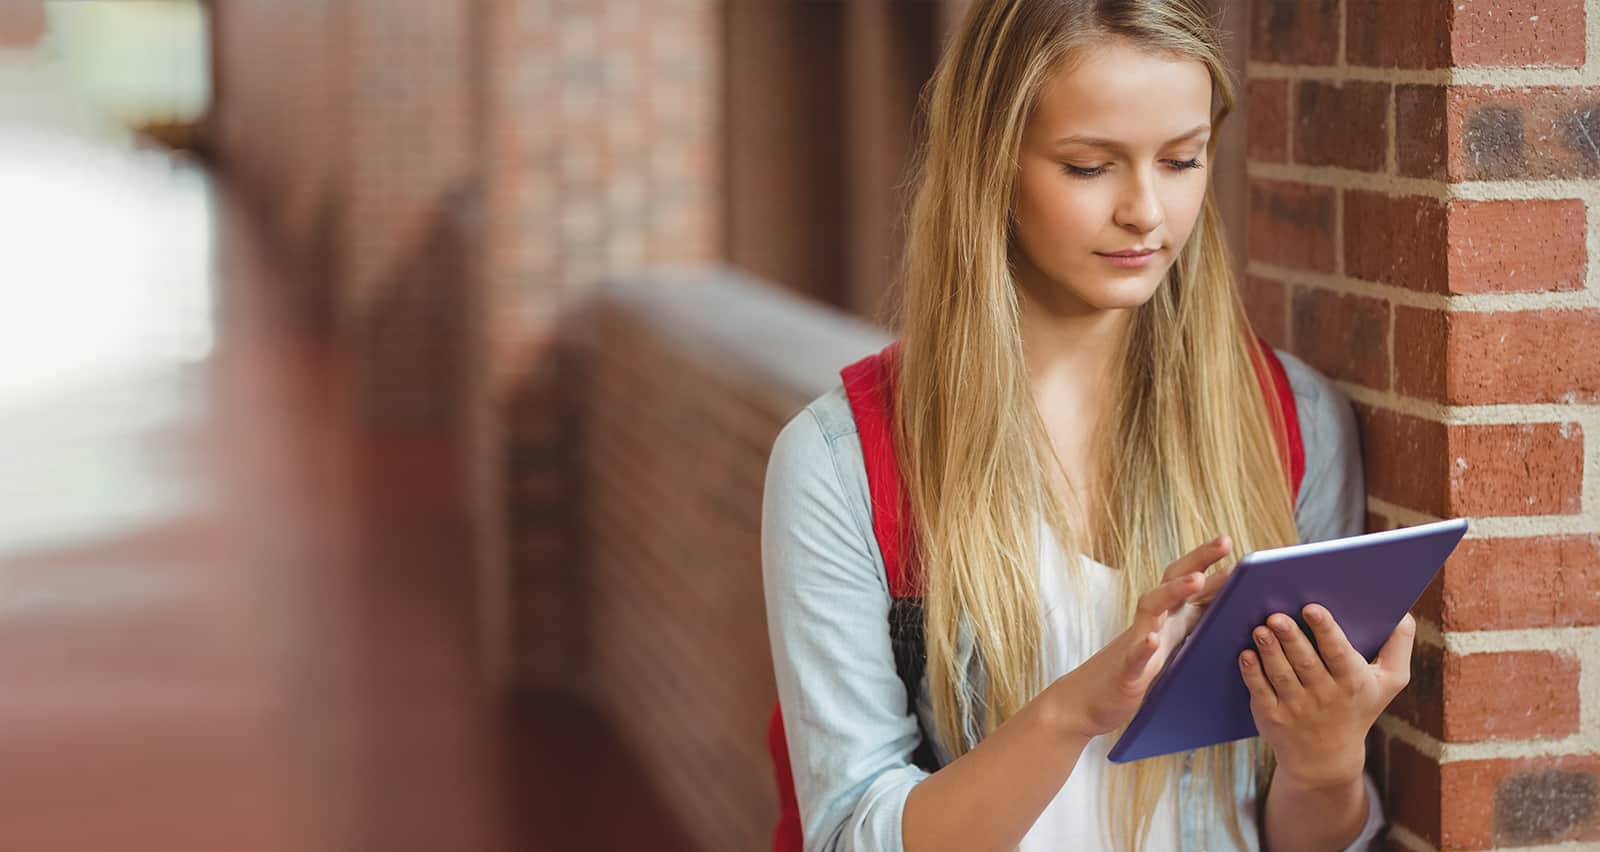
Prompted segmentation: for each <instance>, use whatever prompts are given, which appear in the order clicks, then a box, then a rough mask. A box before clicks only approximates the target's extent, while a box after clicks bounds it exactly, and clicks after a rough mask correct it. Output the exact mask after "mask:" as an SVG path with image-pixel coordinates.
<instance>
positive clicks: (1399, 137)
mask: <svg viewBox="0 0 1600 852" xmlns="http://www.w3.org/2000/svg"><path fill="white" fill-rule="evenodd" d="M1446 94H1447V93H1446V91H1445V87H1444V86H1415V85H1402V86H1395V88H1394V156H1395V168H1396V169H1397V170H1398V171H1399V172H1400V174H1402V175H1405V176H1407V177H1419V178H1430V179H1434V180H1442V179H1444V178H1445V177H1446V171H1445V161H1446V159H1447V156H1446V155H1447V153H1448V148H1449V142H1448V128H1449V122H1448V121H1446V119H1445V111H1446V109H1447V108H1448V100H1447V98H1446Z"/></svg>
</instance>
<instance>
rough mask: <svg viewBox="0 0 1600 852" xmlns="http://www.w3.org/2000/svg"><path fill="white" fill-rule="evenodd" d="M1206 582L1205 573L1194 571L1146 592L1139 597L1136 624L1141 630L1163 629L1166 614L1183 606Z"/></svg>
mask: <svg viewBox="0 0 1600 852" xmlns="http://www.w3.org/2000/svg"><path fill="white" fill-rule="evenodd" d="M1204 584H1205V578H1204V576H1203V575H1201V574H1199V573H1192V574H1185V575H1183V576H1181V577H1178V578H1176V579H1174V580H1168V581H1167V582H1165V583H1162V584H1161V585H1159V586H1156V587H1155V588H1153V589H1151V590H1150V591H1148V592H1145V593H1144V596H1143V597H1141V598H1139V612H1138V617H1137V618H1135V619H1134V622H1135V624H1134V626H1135V627H1137V628H1138V629H1139V631H1140V632H1147V631H1151V630H1159V629H1161V623H1162V621H1163V620H1165V619H1164V616H1166V614H1167V613H1169V612H1172V611H1173V610H1175V609H1177V608H1178V607H1180V606H1183V603H1184V601H1187V600H1188V599H1189V597H1190V596H1191V595H1193V594H1194V593H1195V592H1198V591H1200V587H1201V586H1202V585H1204Z"/></svg>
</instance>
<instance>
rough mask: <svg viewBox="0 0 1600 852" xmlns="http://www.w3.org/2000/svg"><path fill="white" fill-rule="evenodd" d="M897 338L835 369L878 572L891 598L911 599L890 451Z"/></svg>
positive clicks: (904, 518) (905, 528)
mask: <svg viewBox="0 0 1600 852" xmlns="http://www.w3.org/2000/svg"><path fill="white" fill-rule="evenodd" d="M899 355H900V341H898V340H896V341H895V342H893V343H890V344H889V345H888V346H885V347H884V348H883V350H882V351H881V352H878V353H876V354H873V355H868V356H867V357H865V358H862V359H861V360H859V361H857V362H855V363H854V364H851V365H850V366H848V367H845V368H844V369H843V370H840V371H839V375H840V377H841V378H843V380H844V391H845V395H846V396H847V397H849V399H850V412H851V414H853V415H854V417H855V422H856V432H857V434H858V435H860V437H861V455H862V459H863V461H865V462H866V467H867V491H868V494H869V495H870V496H871V498H872V532H873V535H874V537H875V538H877V540H878V550H879V551H880V552H881V553H882V554H883V573H884V575H885V576H886V577H887V578H888V581H889V594H890V596H892V597H895V598H909V597H915V596H916V594H917V592H916V583H915V579H916V578H915V571H914V570H911V569H909V568H908V566H910V565H912V564H913V560H912V559H911V558H910V557H909V556H908V554H907V551H908V550H909V549H910V548H909V546H910V544H911V542H912V539H911V536H910V534H909V522H910V517H911V507H910V505H909V504H908V502H907V501H906V499H905V494H904V492H903V491H902V489H901V487H900V465H899V462H898V461H897V460H896V458H895V452H894V428H893V419H892V415H893V412H894V383H895V379H896V376H897V373H896V369H897V367H898V364H899Z"/></svg>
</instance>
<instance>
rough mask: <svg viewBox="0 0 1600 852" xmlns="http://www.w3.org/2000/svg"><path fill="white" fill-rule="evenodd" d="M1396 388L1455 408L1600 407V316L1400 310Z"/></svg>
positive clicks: (1397, 315) (1570, 312)
mask: <svg viewBox="0 0 1600 852" xmlns="http://www.w3.org/2000/svg"><path fill="white" fill-rule="evenodd" d="M1395 387H1396V388H1397V389H1399V390H1400V391H1402V392H1403V393H1406V394H1410V395H1412V396H1418V397H1423V398H1426V399H1433V400H1438V401H1441V402H1448V403H1450V404H1453V405H1484V404H1491V403H1519V402H1521V403H1527V402H1561V403H1569V402H1581V403H1588V402H1595V401H1597V400H1600V311H1588V310H1541V311H1457V312H1444V311H1437V310H1432V309H1427V308H1415V307H1410V306H1399V307H1397V308H1396V309H1395Z"/></svg>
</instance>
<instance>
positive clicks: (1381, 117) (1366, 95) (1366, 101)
mask: <svg viewBox="0 0 1600 852" xmlns="http://www.w3.org/2000/svg"><path fill="white" fill-rule="evenodd" d="M1388 156H1389V84H1387V83H1373V82H1367V81H1361V80H1350V81H1346V82H1345V83H1343V84H1342V85H1341V84H1336V83H1325V82H1321V81H1317V80H1302V81H1301V82H1300V84H1299V85H1297V86H1296V87H1295V104H1294V160H1295V162H1296V163H1301V164H1304V165H1308V166H1342V167H1344V168H1347V169H1360V170H1362V171H1368V172H1381V171H1383V170H1384V168H1385V166H1386V165H1387V160H1388Z"/></svg>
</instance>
